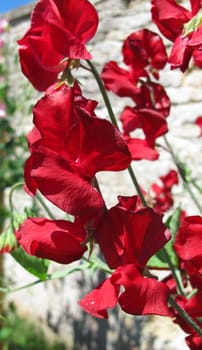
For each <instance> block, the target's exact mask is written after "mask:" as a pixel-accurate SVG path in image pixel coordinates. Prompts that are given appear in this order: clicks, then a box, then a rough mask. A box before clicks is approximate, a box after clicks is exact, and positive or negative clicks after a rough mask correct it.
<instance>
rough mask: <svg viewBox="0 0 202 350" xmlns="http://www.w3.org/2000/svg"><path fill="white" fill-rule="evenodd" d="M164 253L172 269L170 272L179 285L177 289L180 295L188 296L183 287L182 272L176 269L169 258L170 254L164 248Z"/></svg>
mask: <svg viewBox="0 0 202 350" xmlns="http://www.w3.org/2000/svg"><path fill="white" fill-rule="evenodd" d="M162 251H163V253H164V256H165V259H166V261H167V263H168V265H169V267H170V270H171V272H172V274H173V277H174V279H175V281H176V284H177V289H178V292H179V294H181V295H183V296H186V294H185V292H184V286H183V283H182V278H181V273H180V270H179V269H178V268H176V267H175V266H174V265H173V263H172V261H171V259H170V257H169V254H168V253H167V251H166V249H165V248H162Z"/></svg>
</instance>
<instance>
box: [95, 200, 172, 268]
mask: <svg viewBox="0 0 202 350" xmlns="http://www.w3.org/2000/svg"><path fill="white" fill-rule="evenodd" d="M137 204H138V203H137V197H136V196H134V197H121V196H120V197H119V202H118V204H117V205H116V206H114V207H113V208H111V209H110V210H108V211H106V212H105V213H104V214H103V216H102V218H101V219H100V222H99V226H98V227H97V229H96V232H95V238H96V240H97V242H98V244H99V245H100V248H101V250H102V253H103V254H104V256H105V259H106V261H107V263H108V265H109V266H110V267H111V268H117V267H118V266H120V265H125V264H130V263H134V264H135V265H136V266H137V267H138V268H140V269H142V268H144V266H145V265H146V263H147V261H148V260H149V259H150V257H151V256H152V255H154V254H155V253H156V252H157V251H158V250H159V249H160V248H161V247H163V245H164V244H165V243H166V242H167V240H168V239H169V237H170V236H169V232H168V231H167V229H166V227H165V225H164V224H163V223H162V215H160V214H158V213H157V212H155V211H154V210H153V209H151V208H141V209H137Z"/></svg>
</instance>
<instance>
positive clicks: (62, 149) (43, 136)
mask: <svg viewBox="0 0 202 350" xmlns="http://www.w3.org/2000/svg"><path fill="white" fill-rule="evenodd" d="M94 108H95V103H93V101H92V102H90V100H86V99H84V98H83V97H82V96H81V95H80V96H79V95H78V94H77V90H76V94H75V93H74V90H73V89H71V88H67V87H65V86H64V87H62V88H61V89H59V90H56V91H55V92H54V93H52V94H49V95H46V96H45V97H43V98H42V99H41V100H40V101H39V102H38V103H37V105H36V106H35V108H34V123H35V128H34V130H33V131H32V133H31V135H29V143H30V150H31V156H30V158H29V159H28V160H27V162H26V165H25V181H26V186H27V188H28V190H29V191H30V192H31V193H32V194H35V192H36V190H37V189H38V190H40V191H41V193H42V194H43V195H44V196H45V197H46V198H47V199H48V200H50V201H51V202H53V203H54V204H55V205H56V206H58V207H59V208H61V209H62V210H64V211H65V212H68V213H70V214H72V215H81V216H83V217H85V218H86V219H87V218H90V217H93V216H94V215H95V214H96V213H97V212H99V211H100V210H101V209H102V208H103V207H104V201H103V199H102V197H101V195H100V193H99V192H98V190H97V189H96V188H94V187H93V185H92V182H93V178H94V176H95V174H96V173H97V172H99V171H119V170H123V169H125V168H127V167H128V165H129V164H130V161H131V156H130V153H129V150H128V148H127V145H126V143H125V141H124V139H123V137H122V136H121V135H120V133H119V132H118V130H117V129H116V128H115V127H114V126H113V125H112V124H111V123H110V122H109V121H107V120H104V119H100V118H97V117H96V116H95V113H94ZM36 130H37V132H36ZM35 137H36V138H35Z"/></svg>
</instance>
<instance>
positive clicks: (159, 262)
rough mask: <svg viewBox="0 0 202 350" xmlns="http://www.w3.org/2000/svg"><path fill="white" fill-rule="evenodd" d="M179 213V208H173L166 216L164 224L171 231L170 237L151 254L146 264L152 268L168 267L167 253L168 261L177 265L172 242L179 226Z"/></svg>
mask: <svg viewBox="0 0 202 350" xmlns="http://www.w3.org/2000/svg"><path fill="white" fill-rule="evenodd" d="M180 213H181V209H180V208H177V209H175V211H174V213H173V214H172V215H171V216H170V217H169V218H168V220H167V222H166V226H167V227H168V229H169V230H170V232H171V235H172V237H171V239H170V241H169V242H168V243H166V245H165V246H164V248H162V249H160V250H159V251H158V252H157V253H156V254H155V255H153V256H152V257H151V258H150V259H149V261H148V263H147V266H149V267H152V268H158V269H169V267H170V266H169V264H168V262H167V255H168V256H169V259H170V262H171V264H172V265H173V267H178V265H179V261H178V256H177V254H176V252H175V250H174V249H173V243H174V241H175V237H176V233H177V231H178V228H179V223H180Z"/></svg>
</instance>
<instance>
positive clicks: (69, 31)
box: [18, 0, 98, 91]
mask: <svg viewBox="0 0 202 350" xmlns="http://www.w3.org/2000/svg"><path fill="white" fill-rule="evenodd" d="M97 25H98V15H97V12H96V10H95V8H94V7H93V5H92V4H91V3H90V2H89V1H87V0H78V1H76V2H75V1H74V0H66V1H64V0H62V1H59V0H39V1H38V2H37V4H36V6H35V8H34V11H33V13H32V17H31V27H30V28H29V30H28V31H27V33H26V34H25V35H24V37H23V38H22V39H21V40H19V41H18V44H19V45H20V47H19V55H20V63H21V67H22V71H23V73H24V74H25V75H26V77H27V78H28V79H29V80H30V81H31V83H32V84H33V85H34V87H35V88H36V89H38V90H40V91H43V90H45V89H46V88H48V86H49V85H51V84H52V83H53V82H55V81H56V79H57V76H58V73H59V72H61V71H63V70H64V68H65V67H66V65H67V66H68V62H66V64H65V62H64V59H66V58H69V59H89V58H91V55H90V53H89V52H88V51H87V49H86V47H85V44H86V43H87V42H88V41H89V40H90V39H91V38H92V37H93V36H94V34H95V32H96V30H97Z"/></svg>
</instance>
